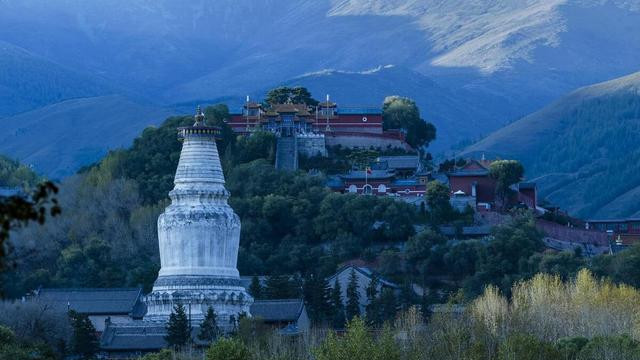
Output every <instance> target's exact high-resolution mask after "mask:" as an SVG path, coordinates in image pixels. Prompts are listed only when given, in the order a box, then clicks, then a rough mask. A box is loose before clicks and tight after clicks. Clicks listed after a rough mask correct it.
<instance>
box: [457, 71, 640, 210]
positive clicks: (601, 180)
mask: <svg viewBox="0 0 640 360" xmlns="http://www.w3.org/2000/svg"><path fill="white" fill-rule="evenodd" d="M639 143H640V73H635V74H632V75H629V76H626V77H623V78H619V79H616V80H612V81H608V82H605V83H601V84H597V85H593V86H589V87H585V88H582V89H579V90H577V91H575V92H573V93H571V94H569V95H567V96H566V97H564V98H562V99H560V100H558V101H557V102H555V103H553V104H551V105H549V106H548V107H546V108H544V109H542V110H540V111H538V112H536V113H534V114H532V115H530V116H527V117H525V118H523V119H521V120H519V121H517V122H515V123H513V124H511V125H509V126H507V127H505V128H504V129H501V130H498V131H496V132H495V133H493V134H491V135H490V136H488V137H487V138H486V139H484V140H482V141H480V142H478V143H476V144H474V145H472V146H470V147H469V148H467V149H466V150H465V153H467V154H475V155H476V156H479V155H480V154H481V153H485V154H486V155H487V156H499V157H512V158H517V159H520V160H521V161H522V162H523V163H524V164H525V166H526V167H527V176H528V178H529V179H532V180H535V181H536V182H537V183H538V186H539V188H540V190H541V195H542V196H543V197H545V198H546V199H548V200H549V201H551V202H552V203H554V204H557V205H560V206H561V207H563V208H565V209H567V210H568V211H570V212H571V213H572V214H574V215H577V216H582V217H590V218H593V217H608V218H614V217H624V216H637V215H638V214H640V206H638V204H639V203H640V168H638V166H637V164H638V162H639V161H640V150H639V149H638V144H639Z"/></svg>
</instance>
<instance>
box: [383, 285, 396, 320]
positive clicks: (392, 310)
mask: <svg viewBox="0 0 640 360" xmlns="http://www.w3.org/2000/svg"><path fill="white" fill-rule="evenodd" d="M397 312H398V305H397V302H396V295H395V294H394V293H393V290H392V289H389V288H385V289H382V292H381V293H380V313H381V320H382V321H389V320H393V319H395V317H396V313H397Z"/></svg>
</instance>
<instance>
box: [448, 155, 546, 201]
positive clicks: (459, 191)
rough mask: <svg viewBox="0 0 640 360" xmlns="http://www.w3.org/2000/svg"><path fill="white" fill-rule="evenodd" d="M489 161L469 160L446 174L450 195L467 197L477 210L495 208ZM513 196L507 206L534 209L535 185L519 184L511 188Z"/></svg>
mask: <svg viewBox="0 0 640 360" xmlns="http://www.w3.org/2000/svg"><path fill="white" fill-rule="evenodd" d="M489 165H491V161H489V160H484V159H483V160H473V159H472V160H469V161H467V163H466V164H465V165H463V166H462V167H459V168H456V169H454V170H453V171H451V172H449V173H447V177H448V179H449V189H450V190H451V194H452V195H454V196H457V197H469V198H470V199H472V200H473V202H475V206H476V207H477V208H479V209H483V210H489V209H493V208H495V206H496V200H497V199H496V181H495V180H494V179H492V178H491V177H490V176H489ZM511 189H512V190H513V191H514V196H513V197H512V198H511V199H509V205H523V206H526V207H528V208H530V209H535V208H536V207H537V206H538V203H537V197H538V193H537V187H536V184H535V183H531V182H520V183H517V184H515V185H513V186H512V187H511Z"/></svg>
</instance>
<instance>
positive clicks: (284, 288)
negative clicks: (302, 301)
mask: <svg viewBox="0 0 640 360" xmlns="http://www.w3.org/2000/svg"><path fill="white" fill-rule="evenodd" d="M263 293H264V298H266V299H294V298H298V297H299V296H300V284H299V283H298V281H297V279H292V278H291V277H290V276H287V275H274V276H269V277H268V278H267V282H266V284H265V288H264V292H263Z"/></svg>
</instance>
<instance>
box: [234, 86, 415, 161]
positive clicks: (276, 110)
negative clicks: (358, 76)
mask: <svg viewBox="0 0 640 360" xmlns="http://www.w3.org/2000/svg"><path fill="white" fill-rule="evenodd" d="M228 124H229V126H230V127H231V129H233V131H235V132H236V133H239V134H250V133H252V132H254V131H269V132H272V133H274V134H276V136H277V137H278V144H277V149H276V167H277V168H279V169H285V170H295V169H297V163H298V156H299V155H300V154H302V155H305V156H315V155H321V156H326V155H327V151H326V147H327V146H336V145H340V146H342V147H346V148H367V149H368V148H380V149H387V148H400V149H404V150H412V148H411V146H409V144H407V143H406V141H405V134H404V133H403V132H402V131H400V130H391V129H388V130H384V129H383V121H382V110H381V109H380V108H375V107H358V108H349V107H344V108H342V107H339V106H338V104H336V103H334V102H331V101H329V97H328V95H327V100H326V101H324V102H320V103H318V105H316V106H309V105H307V104H291V103H287V104H271V105H269V106H268V107H267V106H263V105H262V104H260V103H256V102H250V101H248V100H247V102H246V103H245V104H244V106H243V107H242V109H241V111H240V112H238V113H235V114H231V118H230V119H229V121H228Z"/></svg>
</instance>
